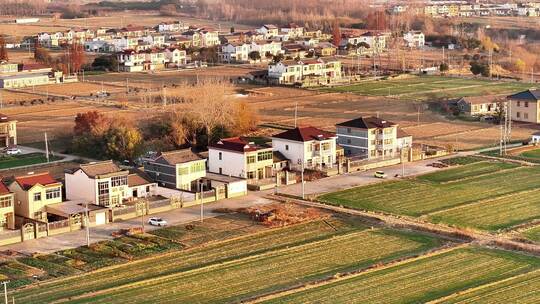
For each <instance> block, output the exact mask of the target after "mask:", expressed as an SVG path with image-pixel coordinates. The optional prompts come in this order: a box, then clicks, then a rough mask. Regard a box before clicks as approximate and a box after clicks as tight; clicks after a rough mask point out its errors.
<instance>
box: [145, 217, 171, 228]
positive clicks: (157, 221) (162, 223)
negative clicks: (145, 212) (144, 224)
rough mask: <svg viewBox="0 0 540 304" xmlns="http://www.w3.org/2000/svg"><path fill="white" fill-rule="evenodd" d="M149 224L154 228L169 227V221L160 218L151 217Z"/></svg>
mask: <svg viewBox="0 0 540 304" xmlns="http://www.w3.org/2000/svg"><path fill="white" fill-rule="evenodd" d="M148 224H150V225H152V226H158V227H163V226H167V221H166V220H164V219H162V218H160V217H151V218H150V219H148Z"/></svg>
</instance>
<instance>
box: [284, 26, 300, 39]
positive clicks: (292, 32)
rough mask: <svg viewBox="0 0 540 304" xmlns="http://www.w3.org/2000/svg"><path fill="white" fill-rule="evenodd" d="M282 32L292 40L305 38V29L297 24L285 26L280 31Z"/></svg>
mask: <svg viewBox="0 0 540 304" xmlns="http://www.w3.org/2000/svg"><path fill="white" fill-rule="evenodd" d="M280 31H281V32H283V33H286V34H287V35H288V36H289V37H290V38H298V37H303V36H304V27H303V26H299V25H298V24H296V23H289V24H287V25H284V26H282V27H281V29H280Z"/></svg>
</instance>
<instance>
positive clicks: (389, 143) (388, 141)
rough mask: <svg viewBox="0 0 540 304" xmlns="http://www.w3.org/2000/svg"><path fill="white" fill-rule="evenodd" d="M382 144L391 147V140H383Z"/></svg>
mask: <svg viewBox="0 0 540 304" xmlns="http://www.w3.org/2000/svg"><path fill="white" fill-rule="evenodd" d="M384 144H385V145H391V144H392V139H385V140H384Z"/></svg>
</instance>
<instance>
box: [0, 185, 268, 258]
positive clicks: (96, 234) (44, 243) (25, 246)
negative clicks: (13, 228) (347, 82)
mask: <svg viewBox="0 0 540 304" xmlns="http://www.w3.org/2000/svg"><path fill="white" fill-rule="evenodd" d="M270 202H272V201H270V200H268V199H266V198H263V197H261V196H260V195H259V194H258V193H250V194H249V195H247V196H244V197H241V198H234V199H226V200H221V201H219V202H216V203H211V204H206V205H204V217H205V218H209V217H215V216H218V215H220V214H219V213H214V212H213V211H214V210H215V209H216V208H223V207H228V208H241V207H250V206H256V205H261V204H268V203H270ZM200 210H201V208H200V207H199V206H193V207H188V208H182V209H175V210H172V211H168V212H162V213H156V214H152V215H150V216H152V217H154V216H155V217H161V218H163V219H165V220H166V221H167V223H168V224H169V225H181V224H185V223H189V222H193V221H198V220H200V214H201V213H200ZM150 216H145V219H146V220H147V219H148V218H149V217H150ZM140 226H141V218H134V219H130V220H126V221H122V222H115V223H110V224H107V225H102V226H98V227H92V228H90V241H91V242H92V243H95V242H99V241H104V240H110V239H112V238H113V237H112V236H111V233H112V232H114V231H118V230H120V229H122V228H130V227H140ZM144 227H145V231H151V230H154V229H157V227H154V226H150V225H148V224H146V223H145V226H144ZM83 245H86V230H78V231H74V232H68V233H63V234H59V235H54V236H50V237H45V238H40V239H35V240H29V241H26V242H23V243H17V244H11V245H6V246H1V247H0V251H2V250H7V249H10V250H15V251H18V252H22V253H26V254H32V253H35V252H41V253H52V252H55V251H58V250H64V249H69V248H74V247H78V246H83Z"/></svg>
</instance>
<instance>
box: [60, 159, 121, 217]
mask: <svg viewBox="0 0 540 304" xmlns="http://www.w3.org/2000/svg"><path fill="white" fill-rule="evenodd" d="M128 175H129V171H128V170H122V169H120V168H119V167H118V166H117V165H116V164H115V163H113V161H112V160H108V161H101V162H92V163H89V164H82V165H80V166H79V168H77V169H75V170H72V171H68V172H66V173H65V184H66V197H67V199H68V200H86V201H88V202H90V203H92V204H95V205H99V206H103V207H115V206H118V205H121V204H122V202H123V201H124V200H125V199H127V198H129V197H130V194H131V193H130V192H129V186H128Z"/></svg>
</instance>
